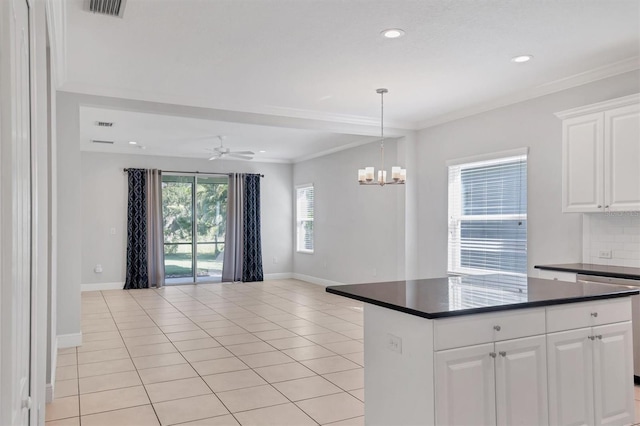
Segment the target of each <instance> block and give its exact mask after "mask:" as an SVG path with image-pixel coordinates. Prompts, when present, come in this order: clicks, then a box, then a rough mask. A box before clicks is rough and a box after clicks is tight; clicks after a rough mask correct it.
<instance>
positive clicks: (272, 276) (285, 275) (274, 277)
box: [264, 272, 293, 280]
mask: <svg viewBox="0 0 640 426" xmlns="http://www.w3.org/2000/svg"><path fill="white" fill-rule="evenodd" d="M291 278H293V273H292V272H279V273H276V274H264V279H265V280H288V279H291Z"/></svg>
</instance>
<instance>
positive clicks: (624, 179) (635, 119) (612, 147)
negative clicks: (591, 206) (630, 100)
mask: <svg viewBox="0 0 640 426" xmlns="http://www.w3.org/2000/svg"><path fill="white" fill-rule="evenodd" d="M604 184H605V189H604V193H605V201H604V203H605V208H607V209H608V210H610V211H629V210H640V105H629V106H625V107H622V108H616V109H613V110H611V111H606V112H605V113H604Z"/></svg>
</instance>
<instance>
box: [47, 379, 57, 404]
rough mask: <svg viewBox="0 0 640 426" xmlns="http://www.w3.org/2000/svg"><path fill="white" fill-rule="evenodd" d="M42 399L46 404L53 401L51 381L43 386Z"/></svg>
mask: <svg viewBox="0 0 640 426" xmlns="http://www.w3.org/2000/svg"><path fill="white" fill-rule="evenodd" d="M54 383H55V382H54ZM44 399H45V402H46V403H47V404H50V403H51V402H53V383H47V385H46V386H45V388H44Z"/></svg>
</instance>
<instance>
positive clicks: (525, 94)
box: [418, 56, 640, 129]
mask: <svg viewBox="0 0 640 426" xmlns="http://www.w3.org/2000/svg"><path fill="white" fill-rule="evenodd" d="M637 69H640V56H634V57H631V58H627V59H624V60H622V61H618V62H614V63H613V64H609V65H605V66H603V67H599V68H594V69H592V70H589V71H585V72H582V73H579V74H575V75H572V76H570V77H565V78H562V79H559V80H555V81H552V82H549V83H545V84H542V85H540V86H536V87H532V88H530V89H526V90H522V91H519V92H517V93H514V94H511V95H508V96H505V97H502V98H499V99H495V100H493V101H490V102H486V103H481V104H478V105H475V106H473V107H470V108H464V109H460V110H457V111H453V112H451V113H448V114H444V115H441V116H438V117H434V118H430V119H427V120H424V121H421V122H420V123H418V128H419V129H425V128H428V127H433V126H437V125H439V124H444V123H448V122H450V121H454V120H459V119H461V118H465V117H469V116H472V115H476V114H480V113H483V112H487V111H491V110H494V109H498V108H502V107H505V106H508V105H513V104H516V103H519V102H524V101H526V100H529V99H534V98H538V97H540V96H545V95H549V94H551V93H555V92H560V91H562V90H566V89H570V88H572V87H577V86H581V85H583V84H587V83H591V82H594V81H597V80H602V79H604V78H608V77H613V76H616V75H619V74H624V73H626V72H630V71H635V70H637Z"/></svg>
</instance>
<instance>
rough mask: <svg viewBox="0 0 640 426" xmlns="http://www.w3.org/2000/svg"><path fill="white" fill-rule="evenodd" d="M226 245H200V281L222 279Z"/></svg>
mask: <svg viewBox="0 0 640 426" xmlns="http://www.w3.org/2000/svg"><path fill="white" fill-rule="evenodd" d="M223 259H224V244H223V243H219V244H215V243H214V244H204V243H198V276H197V278H198V280H207V279H211V278H218V279H219V278H222V261H223Z"/></svg>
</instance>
